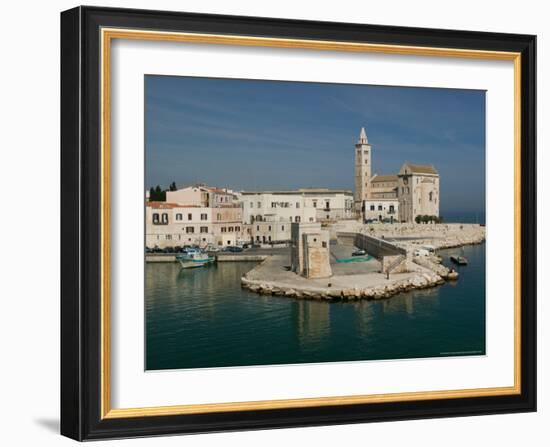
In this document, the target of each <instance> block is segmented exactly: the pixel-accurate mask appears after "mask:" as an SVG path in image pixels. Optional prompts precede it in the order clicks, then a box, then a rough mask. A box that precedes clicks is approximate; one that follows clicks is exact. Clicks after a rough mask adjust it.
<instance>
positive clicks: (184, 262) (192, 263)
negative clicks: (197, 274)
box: [178, 258, 214, 269]
mask: <svg viewBox="0 0 550 447" xmlns="http://www.w3.org/2000/svg"><path fill="white" fill-rule="evenodd" d="M178 261H179V263H180V265H181V268H182V269H194V268H198V267H204V266H205V265H208V264H212V263H213V262H214V258H208V259H200V260H192V259H178Z"/></svg>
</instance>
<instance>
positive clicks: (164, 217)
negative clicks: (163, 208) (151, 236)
mask: <svg viewBox="0 0 550 447" xmlns="http://www.w3.org/2000/svg"><path fill="white" fill-rule="evenodd" d="M162 223H163V224H167V223H168V213H162Z"/></svg>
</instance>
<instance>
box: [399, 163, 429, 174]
mask: <svg viewBox="0 0 550 447" xmlns="http://www.w3.org/2000/svg"><path fill="white" fill-rule="evenodd" d="M405 168H408V169H409V171H410V172H411V173H412V174H435V175H437V174H438V172H437V170H436V169H435V168H434V166H433V165H414V164H411V163H405V164H404V165H403V166H402V168H401V170H404V169H405Z"/></svg>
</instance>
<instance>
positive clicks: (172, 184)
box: [169, 182, 178, 191]
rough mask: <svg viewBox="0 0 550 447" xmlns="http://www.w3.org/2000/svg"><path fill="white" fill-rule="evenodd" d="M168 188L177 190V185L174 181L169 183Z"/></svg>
mask: <svg viewBox="0 0 550 447" xmlns="http://www.w3.org/2000/svg"><path fill="white" fill-rule="evenodd" d="M169 190H170V191H177V190H178V187H177V186H176V182H172V183H170V187H169Z"/></svg>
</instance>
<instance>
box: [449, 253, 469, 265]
mask: <svg viewBox="0 0 550 447" xmlns="http://www.w3.org/2000/svg"><path fill="white" fill-rule="evenodd" d="M450 258H451V261H453V262H454V263H455V264H458V265H468V259H466V257H464V256H459V255H452V256H451V257H450Z"/></svg>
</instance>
